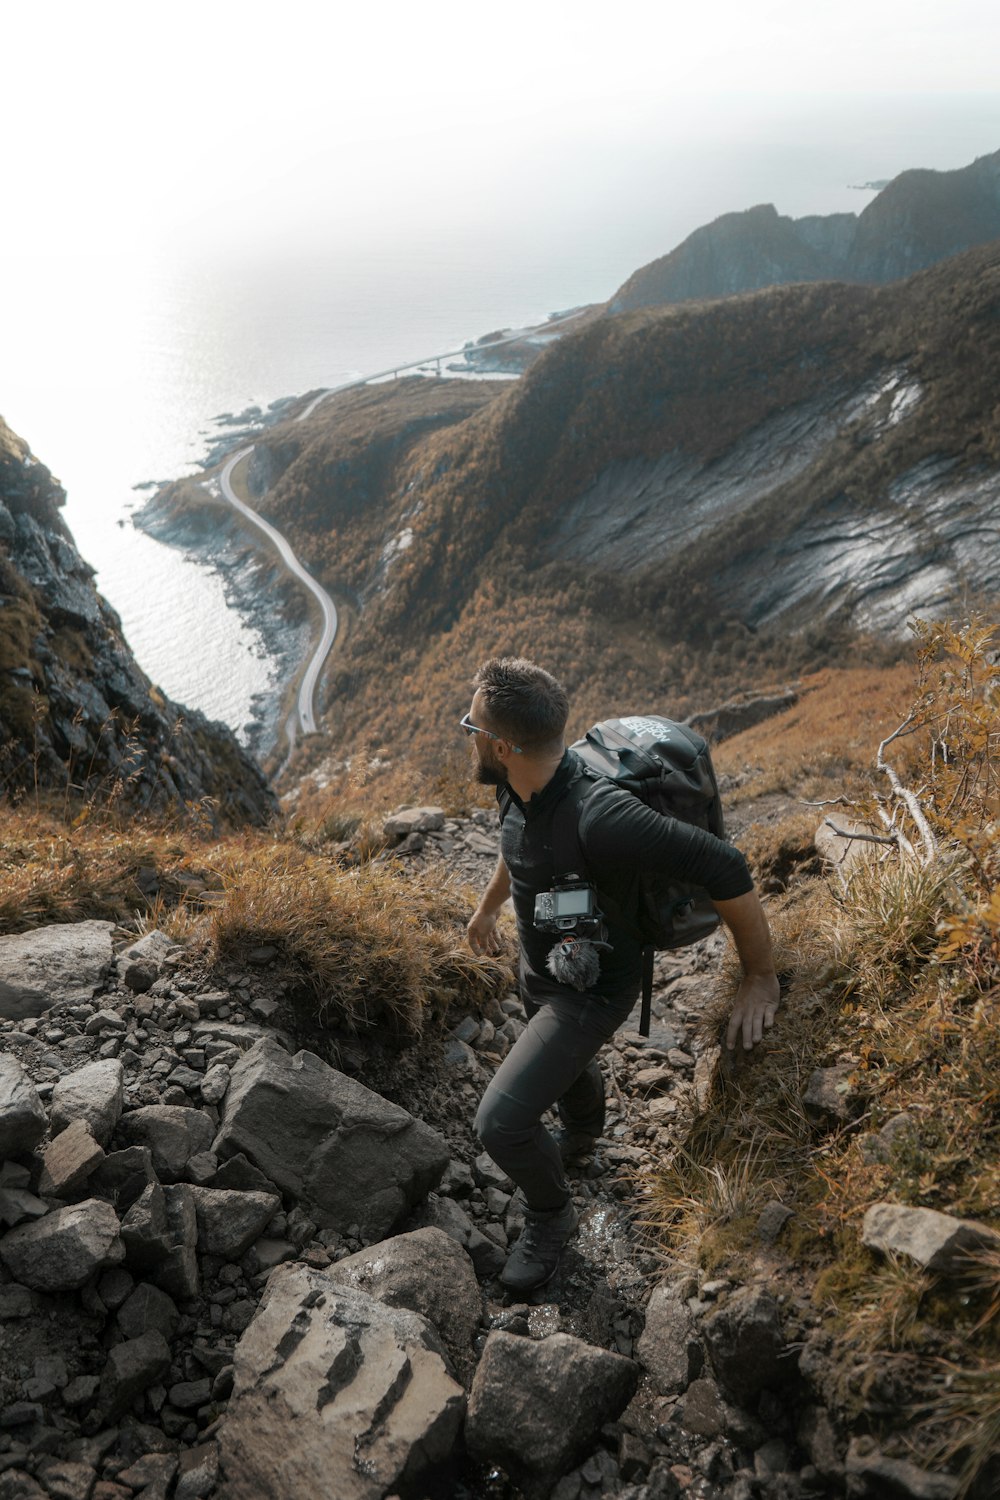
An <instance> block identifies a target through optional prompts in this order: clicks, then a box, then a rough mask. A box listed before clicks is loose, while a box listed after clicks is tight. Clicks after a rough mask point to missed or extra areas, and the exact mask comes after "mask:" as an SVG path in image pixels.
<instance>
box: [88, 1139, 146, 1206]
mask: <svg viewBox="0 0 1000 1500" xmlns="http://www.w3.org/2000/svg"><path fill="white" fill-rule="evenodd" d="M155 1181H156V1173H155V1172H154V1171H153V1153H152V1151H150V1149H149V1147H148V1146H129V1147H127V1148H126V1149H125V1150H124V1151H112V1152H110V1153H109V1154H108V1155H107V1156H106V1157H105V1158H104V1160H103V1161H102V1162H101V1165H100V1166H99V1167H98V1168H97V1171H96V1172H95V1173H94V1176H93V1186H94V1187H95V1188H96V1189H97V1191H98V1192H99V1193H104V1194H105V1195H106V1196H107V1197H111V1198H113V1199H114V1201H115V1203H116V1205H117V1207H118V1210H119V1212H120V1213H124V1212H125V1210H126V1209H129V1208H131V1206H132V1204H133V1203H134V1202H135V1201H136V1199H137V1198H138V1197H139V1196H140V1195H141V1194H142V1193H144V1192H145V1191H146V1188H147V1187H149V1186H150V1185H151V1184H152V1183H154V1182H155Z"/></svg>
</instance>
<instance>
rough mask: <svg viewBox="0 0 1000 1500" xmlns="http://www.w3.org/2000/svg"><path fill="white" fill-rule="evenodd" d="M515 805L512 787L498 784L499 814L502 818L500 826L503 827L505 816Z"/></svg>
mask: <svg viewBox="0 0 1000 1500" xmlns="http://www.w3.org/2000/svg"><path fill="white" fill-rule="evenodd" d="M513 805H514V797H513V794H512V793H511V789H510V787H509V786H498V787H497V815H498V817H499V819H500V827H501V828H502V827H503V820H504V818H505V817H506V816H507V814H508V813H509V812H510V810H511V808H512V807H513Z"/></svg>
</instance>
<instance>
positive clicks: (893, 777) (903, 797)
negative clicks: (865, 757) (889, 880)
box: [875, 714, 938, 865]
mask: <svg viewBox="0 0 1000 1500" xmlns="http://www.w3.org/2000/svg"><path fill="white" fill-rule="evenodd" d="M915 718H916V715H915V714H908V715H907V717H906V718H905V719H904V720H903V722H902V724H900V726H899V728H898V729H896V730H894V731H893V732H892V734H890V735H889V736H888V738H887V739H884V740H883V741H882V743H881V745H879V747H878V755H877V756H876V757H875V764H876V766H877V767H878V769H879V770H880V771H882V772H883V773H884V775H885V776H886V777H888V780H889V785H890V786H891V787H892V790H893V792H894V793H895V795H896V796H897V797H898V798H899V800H900V801H901V802H902V803H904V804H905V806H906V809H907V811H908V812H909V814H910V817H911V818H912V819H913V821H914V823H915V824H916V825H917V829H918V830H919V833H920V839H921V843H922V844H923V857H922V858H921V860H920V863H921V864H922V865H928V864H930V862H931V860H932V859H933V858H934V856H935V855H936V854H937V852H938V845H937V839H936V838H935V837H934V835H933V833H932V832H931V825H930V824H929V823H928V821H927V818H926V816H925V815H924V810H923V808H922V807H921V806H920V799H919V798H918V796H917V794H916V792H913V791H911V790H910V788H909V787H905V786H904V785H903V783H902V782H901V781H900V779H899V777H898V775H897V774H896V771H895V770H894V769H893V767H892V766H890V765H889V763H888V761H887V760H886V759H885V748H886V746H887V745H891V744H892V742H893V740H894V739H897V738H898V737H899V736H900V735H901V734H903V733H905V732H907V731H908V729H909V727H910V725H912V724H913V722H914V719H915ZM909 852H910V854H911V855H915V851H914V850H913V849H912V847H911V848H910V850H909Z"/></svg>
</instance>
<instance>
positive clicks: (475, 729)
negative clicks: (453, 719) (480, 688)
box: [458, 714, 521, 755]
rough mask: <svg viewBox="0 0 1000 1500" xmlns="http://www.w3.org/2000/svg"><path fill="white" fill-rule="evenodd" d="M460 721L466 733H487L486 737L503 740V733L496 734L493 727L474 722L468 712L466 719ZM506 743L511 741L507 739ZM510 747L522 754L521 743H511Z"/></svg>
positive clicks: (515, 752)
mask: <svg viewBox="0 0 1000 1500" xmlns="http://www.w3.org/2000/svg"><path fill="white" fill-rule="evenodd" d="M458 722H459V727H460V728H462V729H464V730H465V732H466V734H485V736H486V738H487V739H488V740H501V741H503V735H501V734H494V733H493V731H492V729H481V728H480V727H479V725H478V724H473V722H472V720H471V719H470V718H469V715H468V714H466V715H465V718H464V719H459V721H458ZM506 743H509V741H507V742H506ZM510 748H511V749H512V750H513V752H514V754H515V755H520V754H521V747H520V745H511V747H510Z"/></svg>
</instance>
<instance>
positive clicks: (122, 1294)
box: [97, 1266, 135, 1312]
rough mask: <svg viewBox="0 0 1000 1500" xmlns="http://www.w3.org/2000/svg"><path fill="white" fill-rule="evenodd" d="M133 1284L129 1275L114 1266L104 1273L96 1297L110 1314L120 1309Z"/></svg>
mask: <svg viewBox="0 0 1000 1500" xmlns="http://www.w3.org/2000/svg"><path fill="white" fill-rule="evenodd" d="M134 1288H135V1282H134V1281H133V1279H132V1277H131V1276H130V1275H129V1273H128V1272H127V1271H126V1270H124V1269H123V1268H122V1267H121V1266H115V1267H114V1268H113V1269H112V1270H110V1271H105V1273H104V1275H103V1276H102V1277H101V1279H100V1281H99V1282H98V1285H97V1295H98V1296H99V1297H100V1299H101V1301H102V1302H103V1303H104V1306H105V1307H107V1308H110V1309H111V1311H112V1312H114V1311H115V1309H116V1308H119V1307H121V1305H122V1303H123V1302H124V1301H125V1299H126V1297H128V1296H129V1295H130V1294H131V1292H132V1291H133V1289H134Z"/></svg>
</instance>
